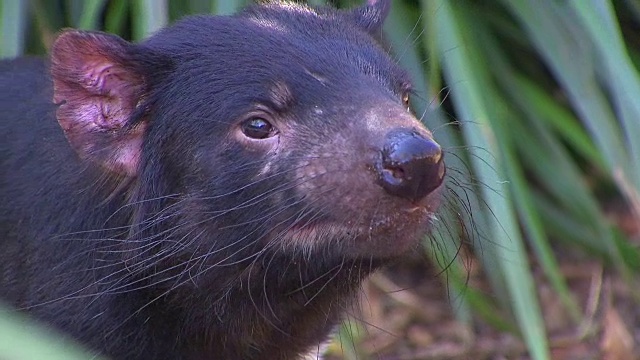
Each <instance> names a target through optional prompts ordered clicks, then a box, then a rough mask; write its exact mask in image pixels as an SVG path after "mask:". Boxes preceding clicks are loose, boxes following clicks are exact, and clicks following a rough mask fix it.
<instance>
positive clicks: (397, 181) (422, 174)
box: [378, 129, 445, 201]
mask: <svg viewBox="0 0 640 360" xmlns="http://www.w3.org/2000/svg"><path fill="white" fill-rule="evenodd" d="M381 155H382V156H381V159H380V160H381V163H380V166H379V167H378V174H379V182H380V185H381V186H382V187H383V188H384V189H385V190H386V191H387V192H388V193H390V194H392V195H394V196H399V197H403V198H406V199H409V200H412V201H417V200H420V199H422V198H423V197H425V196H426V195H427V194H429V193H431V192H432V191H434V190H435V189H437V188H438V187H439V186H440V185H441V184H442V181H443V180H444V173H445V167H444V161H443V154H442V149H441V148H440V145H438V144H437V143H436V142H435V141H433V140H431V139H428V138H425V137H422V136H420V135H418V134H416V133H415V132H413V131H409V130H405V129H402V130H399V131H396V132H394V133H391V134H390V135H388V136H387V143H386V144H385V146H384V148H383V149H382V151H381Z"/></svg>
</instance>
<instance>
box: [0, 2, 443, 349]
mask: <svg viewBox="0 0 640 360" xmlns="http://www.w3.org/2000/svg"><path fill="white" fill-rule="evenodd" d="M390 3H391V1H390V0H386V1H374V0H370V1H368V3H367V4H365V5H363V6H362V7H360V8H356V9H352V10H348V11H347V10H336V9H331V8H313V7H308V6H305V5H300V4H294V3H290V2H277V3H273V2H272V3H267V4H262V5H254V6H250V7H248V8H247V9H245V10H244V11H243V12H241V13H240V14H239V15H236V16H232V17H210V16H195V17H190V18H186V19H184V20H182V21H179V22H177V23H176V24H175V25H173V26H171V27H168V28H166V29H164V30H162V31H160V32H158V33H157V34H155V35H154V36H152V37H151V38H149V39H147V40H145V41H143V42H142V43H139V44H132V43H129V42H126V41H124V40H122V39H120V38H119V37H116V36H113V35H109V34H105V33H99V32H86V31H74V30H67V31H64V32H62V33H61V34H60V35H59V36H58V38H57V40H55V42H54V44H53V46H52V48H51V55H50V58H49V59H48V60H42V59H26V58H25V59H14V60H10V61H3V62H0V155H1V156H0V270H1V271H0V300H1V301H3V302H5V303H8V304H11V305H12V306H14V307H15V308H16V309H19V310H21V311H25V312H27V313H29V314H30V315H31V316H33V317H34V318H36V319H38V320H40V321H41V322H43V323H45V324H48V325H49V326H51V327H53V328H55V329H58V330H59V331H62V332H63V333H66V334H67V335H69V336H71V337H73V338H75V339H77V340H78V341H80V342H81V343H83V344H85V345H86V346H87V347H89V348H91V349H94V350H95V351H98V352H101V353H103V354H106V355H107V356H109V357H110V358H112V359H127V360H131V359H134V360H135V359H145V360H146V359H167V360H176V359H184V360H204V359H299V358H301V357H302V356H304V354H309V353H310V352H312V351H313V350H314V349H316V347H317V346H318V345H317V344H318V343H319V342H322V341H323V340H325V339H326V337H327V336H328V334H329V333H330V332H331V330H332V329H333V328H334V327H335V326H336V324H337V323H338V322H339V321H340V316H341V313H342V311H343V310H344V309H345V308H346V307H348V306H349V305H350V303H351V301H353V298H354V295H356V293H357V291H358V286H359V284H360V283H361V281H362V280H363V279H365V278H366V277H367V276H368V275H369V274H370V273H371V272H372V271H374V270H376V269H378V268H379V267H380V266H382V265H384V264H385V263H387V262H388V261H390V260H393V259H396V258H398V257H399V256H401V255H402V254H404V253H406V252H407V251H409V250H410V249H413V248H415V246H416V245H417V244H418V242H419V241H420V239H421V238H422V237H423V236H424V235H425V234H426V233H427V232H428V230H429V226H430V223H431V222H432V219H433V218H434V211H435V210H436V207H437V203H438V192H439V191H438V190H439V189H440V188H441V184H442V182H443V178H444V176H445V166H444V163H443V154H442V152H441V148H440V146H439V145H438V144H437V143H436V142H434V140H433V137H432V135H431V133H430V132H429V131H428V130H427V129H425V127H424V126H423V125H422V124H421V123H420V122H419V121H418V120H417V119H416V118H415V117H414V116H413V115H412V114H411V112H410V111H409V109H408V107H409V94H410V93H411V91H412V90H411V83H410V81H409V78H408V76H407V74H406V73H405V71H403V70H402V69H401V68H399V67H398V65H396V64H395V63H394V61H393V60H392V58H391V57H390V56H389V55H388V54H387V53H386V52H385V51H384V48H385V47H384V46H383V45H381V43H382V39H381V26H382V22H383V20H384V18H385V16H386V14H387V12H388V11H389V7H390Z"/></svg>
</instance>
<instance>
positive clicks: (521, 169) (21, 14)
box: [0, 0, 640, 359]
mask: <svg viewBox="0 0 640 360" xmlns="http://www.w3.org/2000/svg"><path fill="white" fill-rule="evenodd" d="M309 2H310V3H313V4H315V5H319V4H322V3H324V2H325V1H322V0H313V1H309ZM244 3H245V1H241V0H239V1H225V0H219V1H216V0H189V1H182V0H132V1H127V0H90V1H83V0H31V1H27V0H22V1H21V0H2V2H1V7H0V29H1V34H0V41H1V42H0V51H1V53H0V55H2V56H4V57H12V56H16V55H19V54H22V53H30V54H34V53H43V52H44V49H46V48H47V46H48V45H49V44H50V42H51V40H52V39H53V38H54V36H55V33H56V31H58V29H60V28H61V27H65V26H70V27H79V28H84V29H106V30H107V31H110V32H115V33H118V34H120V35H121V36H123V37H125V38H127V39H134V40H139V39H141V38H144V37H145V36H148V35H149V34H151V33H153V32H154V31H156V30H157V29H159V28H160V27H162V26H164V25H165V24H167V23H170V22H171V21H173V20H175V19H176V18H178V17H180V16H183V15H185V14H189V13H194V12H215V13H221V14H229V13H233V12H234V11H235V10H236V9H238V8H240V7H241V6H242V5H244ZM338 3H339V5H341V6H345V7H346V6H352V5H353V3H354V1H338ZM639 23H640V6H638V5H637V3H635V2H633V1H631V0H628V1H622V0H620V1H614V0H584V1H583V0H574V1H557V0H483V1H474V0H458V1H447V0H420V1H409V0H405V1H399V0H394V1H393V10H392V13H391V14H390V17H389V19H388V22H387V24H386V30H387V33H388V37H389V40H390V43H391V44H392V48H393V54H394V56H395V57H396V58H397V59H398V60H399V61H400V62H401V63H402V64H403V65H404V66H405V67H406V68H407V69H408V70H409V71H410V73H411V75H412V77H413V79H414V81H415V90H416V94H415V96H414V99H413V104H414V108H415V111H416V113H417V114H419V115H423V119H424V121H425V122H426V123H427V124H428V125H429V127H430V128H431V129H433V130H434V134H435V136H436V138H437V139H438V140H439V141H440V142H441V143H443V144H444V145H445V148H446V149H448V152H450V153H451V155H452V156H448V165H449V166H450V169H453V170H450V171H449V174H450V180H449V184H448V186H449V188H450V189H451V193H450V194H449V196H450V197H455V196H460V197H461V198H462V199H463V201H461V202H459V203H458V205H459V206H458V207H457V208H456V207H451V206H450V207H447V208H446V209H445V211H446V212H447V213H443V214H442V215H441V219H442V224H440V226H441V227H445V228H444V229H442V228H439V229H437V231H435V232H434V235H433V237H432V238H431V241H429V242H428V243H427V245H428V246H430V249H429V253H430V254H432V257H433V259H434V262H435V263H436V264H439V265H441V266H442V267H443V268H444V267H446V266H447V265H449V264H451V266H449V267H448V272H449V275H450V279H451V280H449V281H451V285H452V288H453V289H454V290H457V291H459V292H461V293H462V290H463V289H464V288H465V286H466V285H465V282H464V277H465V272H466V271H465V268H464V264H463V263H462V261H460V259H457V258H455V255H456V253H457V246H458V245H457V244H459V243H460V241H461V239H463V240H467V241H472V242H473V246H474V247H475V249H476V254H477V256H478V257H479V258H480V261H481V262H482V264H483V265H484V271H485V272H486V274H487V276H488V277H489V279H490V281H491V283H492V285H493V287H494V292H495V295H496V297H498V298H500V299H501V300H500V301H499V302H498V303H496V302H494V301H492V300H490V299H487V298H484V297H483V296H481V295H480V294H479V293H478V292H475V291H465V292H464V294H465V296H462V297H459V296H452V298H455V299H457V300H458V301H461V303H458V304H456V306H455V307H454V308H455V309H456V310H457V311H458V312H459V318H460V319H461V320H463V321H471V320H470V319H471V317H470V316H469V313H470V312H472V313H475V314H476V315H478V316H480V317H482V318H483V319H485V320H487V321H488V322H489V323H491V324H496V325H498V326H500V327H501V328H504V329H519V333H520V334H521V336H522V337H523V339H524V340H525V342H526V344H527V346H528V349H529V352H530V354H531V357H532V358H534V359H548V358H549V352H548V344H547V336H546V334H545V330H544V325H543V320H542V317H541V314H540V310H539V305H538V303H537V297H536V294H535V288H536V287H535V284H534V283H533V280H532V276H531V266H530V264H529V259H530V258H531V256H530V255H532V257H533V258H534V259H536V261H537V263H538V264H540V266H541V267H542V269H543V270H544V273H545V275H546V278H547V280H548V281H549V283H550V284H552V286H553V288H554V289H555V291H556V292H557V293H558V295H559V296H560V298H561V299H562V301H563V304H564V306H565V307H566V310H567V312H568V313H569V314H571V316H572V318H573V319H574V320H575V321H576V323H577V322H579V321H580V320H581V316H582V315H581V314H582V312H583V310H581V309H580V307H579V305H578V303H577V301H576V299H574V298H573V296H572V294H571V293H570V292H569V290H568V287H567V284H566V283H565V280H564V278H563V276H562V274H561V273H560V271H559V267H558V262H557V260H556V257H555V255H554V252H553V251H552V245H551V244H552V242H556V241H558V242H562V243H564V244H571V245H573V246H576V247H577V248H580V249H583V250H584V251H585V252H587V253H589V254H591V255H592V256H594V257H597V258H600V259H602V260H604V261H605V262H608V263H610V264H612V265H613V266H614V267H615V268H616V269H617V270H618V271H619V273H620V274H622V275H623V276H626V277H628V278H631V277H632V276H637V272H638V270H639V269H640V253H639V252H638V249H637V247H635V246H633V245H632V244H630V243H629V241H628V240H627V239H625V238H624V236H621V235H620V231H619V230H618V229H617V228H616V227H615V226H614V225H612V224H611V223H610V222H609V221H608V220H607V219H606V218H605V216H604V214H603V210H602V203H601V201H599V198H607V199H611V198H616V197H619V198H621V199H623V200H624V201H625V203H626V204H628V206H629V208H630V209H631V210H630V211H631V212H632V213H633V214H635V216H636V220H638V221H640V219H639V218H638V217H640V195H639V191H640V141H638V139H640V101H639V99H640V76H639V74H638V69H637V64H638V60H639V59H640V49H639V47H640V45H638V43H637V42H635V43H633V42H631V41H630V40H629V38H630V36H629V35H627V36H625V34H627V33H631V32H633V31H636V33H635V35H636V36H637V35H638V34H637V26H638V24H639ZM625 24H627V25H625ZM629 24H631V25H629ZM634 26H635V29H636V30H634ZM445 100H446V101H447V102H450V104H452V107H453V110H454V113H453V114H448V116H445V115H444V114H443V112H442V111H441V110H439V108H438V105H439V104H441V103H443V102H444V101H445ZM452 120H455V121H456V122H457V123H456V125H454V126H452V125H451V121H452ZM466 169H469V173H466V172H467V171H466ZM598 196H600V197H598ZM454 205H455V204H454ZM458 214H463V216H462V217H461V219H460V220H461V224H463V226H461V227H458V226H456V225H457V224H458V223H457V222H456V221H457V218H458ZM446 219H456V220H455V221H446ZM454 258H455V259H454ZM452 259H454V260H453V262H451V260H452ZM636 295H637V294H636ZM460 299H462V300H460ZM497 309H502V310H505V309H506V310H508V311H503V312H499V311H498V310H497ZM504 313H510V314H513V318H504V315H503V314H504ZM5 314H6V313H3V312H0V315H1V316H2V317H1V318H0V358H7V357H9V358H10V359H13V358H12V357H11V356H15V358H16V359H36V358H37V359H45V357H42V356H40V355H38V357H34V356H31V355H29V352H27V350H29V349H34V348H35V347H37V345H36V344H35V343H30V344H26V343H22V342H17V341H16V342H12V343H7V342H6V341H5V342H3V341H2V340H3V339H6V337H5V335H4V334H8V331H10V330H9V325H11V324H10V323H9V322H8V321H9V320H6V321H5V318H4V315H5ZM510 324H512V325H513V326H512V325H510ZM14 329H15V327H14ZM11 331H12V330H11ZM16 331H17V330H16ZM348 333H349V334H352V333H353V332H348ZM43 341H44V342H43V343H42V344H49V343H48V342H46V341H47V340H43ZM21 346H23V347H24V349H25V352H22V353H19V351H20V350H19V349H18V347H21ZM44 346H47V345H44ZM343 349H348V351H347V352H348V353H353V352H354V351H355V349H356V347H355V346H354V345H353V344H351V345H344V346H343ZM16 354H21V355H16ZM51 354H52V355H51V356H50V357H48V358H46V359H57V358H65V359H75V358H79V357H75V358H74V357H71V355H66V357H65V356H62V357H60V356H58V357H56V355H53V354H54V352H53V349H51ZM351 357H354V358H355V357H356V355H351Z"/></svg>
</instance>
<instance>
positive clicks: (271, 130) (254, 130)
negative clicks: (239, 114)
mask: <svg viewBox="0 0 640 360" xmlns="http://www.w3.org/2000/svg"><path fill="white" fill-rule="evenodd" d="M241 129H242V133H243V134H244V135H245V136H246V137H248V138H252V139H257V140H261V139H266V138H269V137H272V136H274V135H275V134H276V133H277V130H276V128H275V127H274V126H273V125H271V123H270V122H269V121H267V120H265V119H264V118H261V117H252V118H250V119H248V120H246V121H245V122H243V123H242V125H241Z"/></svg>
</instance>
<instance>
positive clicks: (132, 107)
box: [51, 30, 146, 176]
mask: <svg viewBox="0 0 640 360" xmlns="http://www.w3.org/2000/svg"><path fill="white" fill-rule="evenodd" d="M134 50H135V46H134V45H132V44H130V43H128V42H126V41H124V40H122V39H120V38H119V37H117V36H113V35H108V34H104V33H98V32H84V31H74V30H72V31H66V32H64V33H62V34H61V35H60V36H59V37H58V39H57V40H56V41H55V43H54V44H53V48H52V51H51V75H52V79H53V88H54V91H53V101H54V103H56V104H58V105H59V107H58V109H57V113H56V116H57V119H58V123H59V124H60V126H61V127H62V129H63V130H64V133H65V136H66V137H67V140H68V141H69V143H70V145H71V147H72V148H73V149H74V150H75V151H76V152H77V153H78V154H79V156H80V157H81V158H83V159H87V160H90V161H92V162H95V163H98V164H99V165H101V166H103V167H105V168H107V169H109V170H111V171H115V172H118V173H121V174H124V175H129V176H132V175H135V174H136V172H137V168H138V162H139V157H140V156H139V155H140V147H141V143H142V136H143V132H144V127H145V124H144V123H142V124H140V125H138V126H136V127H135V128H133V129H130V128H129V127H127V124H128V122H129V120H130V119H131V116H132V115H133V114H134V112H135V111H136V108H137V107H138V106H139V104H140V102H141V100H142V99H143V97H144V93H145V91H146V83H145V79H144V77H143V76H142V75H141V73H140V71H137V70H138V65H137V63H136V61H135V60H133V57H132V56H131V53H132V52H133V51H134Z"/></svg>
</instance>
